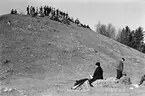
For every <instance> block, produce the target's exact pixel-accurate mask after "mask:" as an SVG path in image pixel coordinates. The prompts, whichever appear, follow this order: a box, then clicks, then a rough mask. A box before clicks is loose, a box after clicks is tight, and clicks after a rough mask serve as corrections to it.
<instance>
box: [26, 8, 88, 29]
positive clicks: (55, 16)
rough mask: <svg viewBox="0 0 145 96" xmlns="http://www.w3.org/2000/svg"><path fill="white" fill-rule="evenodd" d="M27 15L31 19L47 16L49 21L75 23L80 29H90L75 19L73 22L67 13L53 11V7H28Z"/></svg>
mask: <svg viewBox="0 0 145 96" xmlns="http://www.w3.org/2000/svg"><path fill="white" fill-rule="evenodd" d="M26 10H27V15H30V16H32V17H35V16H40V17H44V16H49V17H50V19H51V20H54V21H58V22H61V23H64V24H68V25H69V24H70V23H75V24H77V25H79V26H81V27H84V28H90V27H89V25H85V24H82V23H81V22H80V21H79V19H78V18H77V19H76V20H74V19H73V18H71V17H70V16H69V15H68V13H66V12H63V11H61V10H59V9H55V8H53V7H50V6H44V7H43V6H41V7H33V6H29V5H28V7H27V9H26Z"/></svg>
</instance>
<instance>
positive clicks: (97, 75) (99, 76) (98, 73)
mask: <svg viewBox="0 0 145 96" xmlns="http://www.w3.org/2000/svg"><path fill="white" fill-rule="evenodd" d="M96 67H97V68H96V70H95V72H94V74H93V77H92V78H91V79H90V80H89V84H90V86H91V87H93V85H92V83H93V82H94V81H96V80H97V79H103V70H102V68H101V66H100V62H97V63H96Z"/></svg>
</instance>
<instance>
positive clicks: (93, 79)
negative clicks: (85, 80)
mask: <svg viewBox="0 0 145 96" xmlns="http://www.w3.org/2000/svg"><path fill="white" fill-rule="evenodd" d="M94 81H96V79H95V78H92V79H90V80H89V85H90V86H91V87H94V86H93V85H92V83H93V82H94Z"/></svg>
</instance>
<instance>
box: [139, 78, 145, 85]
mask: <svg viewBox="0 0 145 96" xmlns="http://www.w3.org/2000/svg"><path fill="white" fill-rule="evenodd" d="M144 81H145V77H142V78H141V80H140V83H139V85H141V84H142V83H143V82H144Z"/></svg>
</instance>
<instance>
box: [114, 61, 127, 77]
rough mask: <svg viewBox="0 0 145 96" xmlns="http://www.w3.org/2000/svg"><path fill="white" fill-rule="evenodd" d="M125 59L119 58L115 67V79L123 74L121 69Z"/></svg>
mask: <svg viewBox="0 0 145 96" xmlns="http://www.w3.org/2000/svg"><path fill="white" fill-rule="evenodd" d="M124 61H125V59H124V58H121V60H120V61H119V63H118V65H117V67H116V71H117V76H116V79H120V78H121V77H122V76H123V70H124V63H123V62H124Z"/></svg>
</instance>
